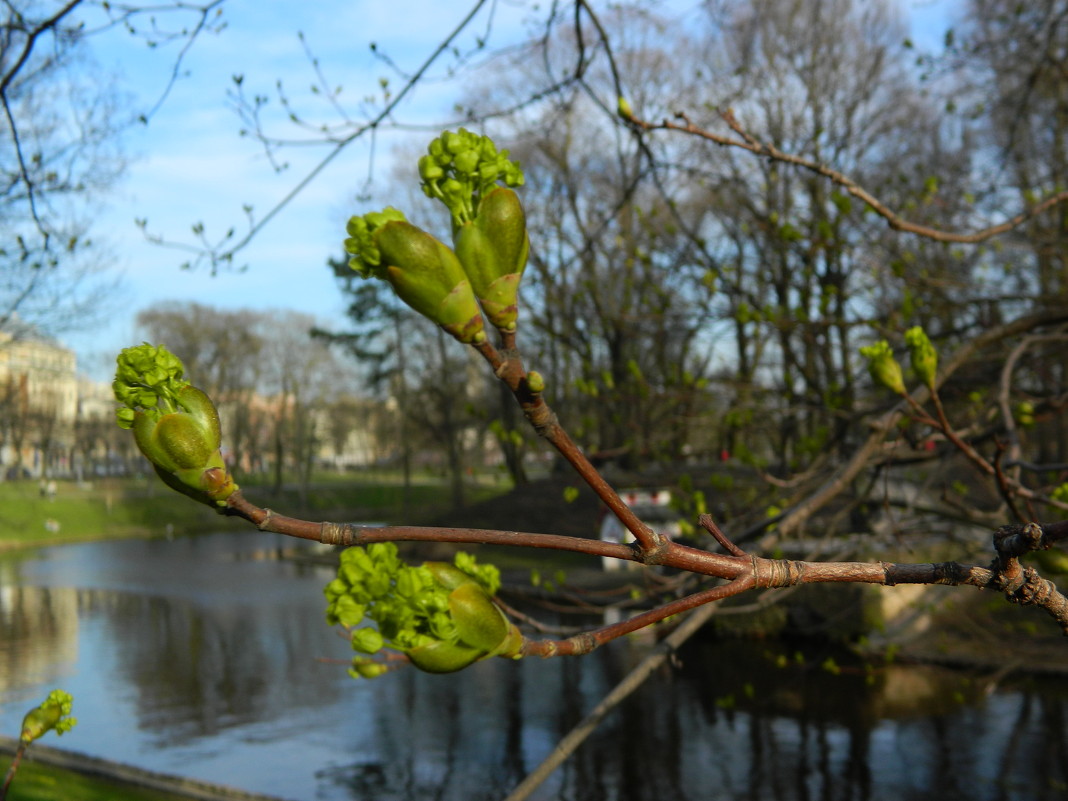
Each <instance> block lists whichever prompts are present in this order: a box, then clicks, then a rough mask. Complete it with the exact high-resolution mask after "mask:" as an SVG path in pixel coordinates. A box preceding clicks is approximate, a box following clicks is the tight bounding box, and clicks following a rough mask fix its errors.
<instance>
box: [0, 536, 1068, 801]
mask: <svg viewBox="0 0 1068 801" xmlns="http://www.w3.org/2000/svg"><path fill="white" fill-rule="evenodd" d="M283 547H284V548H287V549H291V548H293V547H294V545H293V541H292V540H287V539H286V538H282V537H276V536H275V535H266V534H256V533H249V534H226V535H221V534H220V535H205V536H199V537H189V538H180V539H175V540H172V541H164V540H154V541H137V542H130V541H127V542H105V543H93V544H86V545H69V546H62V547H55V548H47V549H41V550H38V551H33V552H22V553H9V554H6V555H3V556H0V731H2V732H3V733H5V734H8V735H15V733H16V732H17V730H18V726H19V722H20V720H21V717H22V715H23V714H24V712H25V711H26V709H27V708H29V707H30V706H33V705H35V704H36V703H38V702H39V701H40V700H41V699H42V698H43V697H44V696H45V695H46V694H47V692H48V691H49V690H51V689H52V688H54V687H61V688H63V689H65V690H67V691H69V692H71V693H73V695H74V698H75V708H74V712H75V715H76V716H77V717H78V718H79V721H80V722H79V725H78V726H77V727H76V728H75V729H74V730H73V731H71V732H70V733H69V734H67V735H64V736H63V738H62V739H56V738H54V737H51V736H50V737H49V738H48V743H49V744H50V745H54V746H59V747H63V748H69V749H71V750H75V751H81V752H84V753H88V754H92V755H95V756H101V757H105V758H107V759H112V760H118V761H121V762H127V763H131V764H134V765H137V766H139V767H143V768H147V769H150V770H158V771H165V772H169V773H178V774H183V775H188V776H192V777H195V778H198V779H202V780H206V781H212V782H220V783H225V784H230V785H233V786H236V787H240V788H242V789H245V790H249V791H253V792H259V793H266V794H270V795H274V796H277V797H280V798H285V799H302V800H310V799H324V800H326V801H330V800H332V799H337V801H344V800H348V799H376V801H377V800H379V799H385V800H387V801H388V800H389V799H397V800H398V801H400V800H401V799H404V800H405V801H408V800H410V799H443V801H452V800H453V799H455V801H475V800H477V799H487V800H488V799H496V798H501V797H503V796H504V795H505V794H506V793H507V791H508V790H510V789H511V788H512V787H513V786H514V785H515V784H516V783H517V782H518V781H519V780H520V779H521V778H522V777H523V776H524V775H525V774H526V773H527V772H529V771H530V770H532V769H533V768H534V767H535V766H536V765H537V764H538V763H539V762H540V761H541V760H542V759H543V758H544V757H545V756H546V755H547V754H548V753H549V752H550V750H551V749H552V747H553V745H554V744H555V743H556V742H557V740H558V739H559V738H560V737H561V736H562V735H563V734H564V733H566V732H567V730H568V729H569V728H570V727H571V726H572V725H574V723H576V722H577V721H578V720H579V719H581V717H582V716H583V715H584V714H585V713H586V712H588V711H589V710H590V709H591V708H592V707H593V706H594V705H595V704H596V703H597V702H598V700H600V698H601V697H602V696H603V695H604V694H605V693H606V692H607V691H608V690H609V689H610V688H611V687H612V686H613V685H614V683H615V682H617V681H618V680H619V679H620V678H622V676H623V675H625V673H626V672H627V670H628V669H629V667H630V666H632V665H633V664H634V663H635V662H636V661H637V660H638V659H640V658H641V656H642V655H643V654H644V650H643V649H644V646H642V645H640V644H639V643H633V642H621V643H618V644H614V645H612V646H609V647H607V648H604V649H601V650H600V651H598V652H595V653H594V654H592V655H590V656H588V657H583V658H580V659H555V660H523V661H521V662H518V663H514V662H510V661H505V660H491V661H487V662H483V663H479V664H478V665H475V666H473V667H472V668H470V669H468V670H466V671H463V672H462V673H459V674H455V675H451V676H431V675H427V674H423V673H419V672H418V671H415V670H410V669H409V670H401V671H397V672H394V673H391V674H389V675H387V676H385V677H382V678H379V679H377V680H375V681H372V682H368V681H362V682H358V681H354V680H352V679H350V678H349V677H348V676H347V674H346V672H345V666H344V664H340V665H339V664H336V663H331V662H327V661H323V660H329V659H337V660H343V661H345V660H347V659H348V658H349V657H350V656H351V651H349V649H348V645H347V643H346V642H345V641H343V640H342V639H340V638H339V637H338V636H337V635H336V634H335V633H334V631H333V630H332V629H331V628H330V627H328V626H327V625H326V623H325V620H324V617H323V607H324V601H323V597H322V591H321V588H322V586H323V585H324V584H325V583H326V582H327V581H328V580H329V579H330V577H331V571H330V570H328V569H325V568H321V567H314V566H309V565H307V564H302V563H299V562H294V561H291V560H279V559H277V558H276V557H277V555H278V551H279V550H280V549H282V548H283ZM297 547H303V546H300V545H299V544H298V546H297ZM825 656H826V655H825V654H819V653H805V654H804V655H800V654H797V653H796V652H795V650H794V648H792V647H786V646H783V645H777V644H768V643H739V642H726V643H724V642H716V641H711V640H704V641H700V642H695V643H693V644H691V645H688V646H687V647H685V648H684V649H683V650H682V651H681V652H680V653H679V655H678V657H679V658H678V660H677V664H676V665H675V666H673V667H672V668H671V669H666V668H665V669H664V670H662V671H661V672H660V673H659V674H658V675H656V676H654V677H653V679H652V680H650V681H649V682H647V683H646V684H645V685H644V686H643V687H642V688H640V689H639V690H638V691H637V692H636V693H635V694H634V695H632V696H631V697H630V698H629V699H628V700H627V702H625V703H624V704H623V706H622V707H621V708H619V709H618V710H616V711H615V712H614V713H613V714H612V715H611V716H610V717H609V718H608V720H607V721H606V722H605V723H604V725H602V727H601V728H600V729H599V730H598V731H597V732H596V733H595V734H594V736H593V737H592V738H591V739H590V740H589V741H588V742H587V743H586V745H585V746H584V747H583V748H582V749H581V750H580V751H579V753H578V754H577V755H576V756H575V757H574V758H573V759H572V760H571V761H570V762H569V763H567V765H566V766H565V767H564V768H562V769H560V770H559V771H557V773H556V774H555V775H554V776H553V777H552V778H551V779H550V780H549V781H548V782H547V783H546V784H545V785H543V786H542V787H541V788H540V790H539V791H538V792H537V793H536V794H535V796H534V798H536V799H543V800H544V799H576V800H577V799H591V801H593V800H594V799H596V800H597V801H600V800H601V799H620V800H625V799H634V800H635V801H638V800H639V799H641V801H646V799H659V798H670V799H709V798H730V799H742V798H751V799H761V800H763V799H773V800H775V801H778V800H780V799H781V800H782V801H794V800H796V801H809V800H810V799H895V800H896V799H916V800H919V799H937V800H938V801H950V799H958V798H959V799H965V798H967V799H969V801H982V800H983V799H991V801H993V800H995V799H998V800H1000V799H1027V800H1028V801H1030V800H1032V799H1063V798H1065V797H1068V693H1066V692H1064V691H1063V688H1062V687H1061V686H1060V685H1059V683H1057V682H1047V683H1045V684H1042V685H1035V684H1033V683H1028V684H1021V685H1015V686H1013V685H1009V684H1003V685H1001V686H999V687H998V688H997V689H995V690H994V691H993V692H987V691H986V688H985V686H984V685H983V683H982V682H980V681H976V680H974V679H975V678H976V677H972V676H968V675H966V674H962V673H955V672H950V671H942V670H936V669H931V668H916V667H904V666H894V665H891V666H886V667H879V668H877V669H874V670H872V669H870V668H868V669H865V668H864V667H863V666H860V665H850V664H849V663H848V661H847V660H844V659H842V657H841V655H838V664H840V665H842V666H843V669H842V671H841V673H840V674H839V675H832V674H831V673H830V672H828V671H827V670H824V669H821V668H820V664H821V663H822V662H823V660H824V659H825Z"/></svg>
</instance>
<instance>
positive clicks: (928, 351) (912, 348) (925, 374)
mask: <svg viewBox="0 0 1068 801" xmlns="http://www.w3.org/2000/svg"><path fill="white" fill-rule="evenodd" d="M905 344H906V345H908V346H909V355H910V356H911V357H912V371H913V372H914V373H916V375H917V377H919V379H920V380H921V381H923V383H924V384H926V385H927V387H928V388H929V389H931V390H933V389H934V386H935V376H936V375H937V373H938V353H937V352H936V351H935V349H934V345H932V344H931V340H930V339H929V338H928V337H927V334H926V332H925V331H924V330H923V329H922V328H920V326H918V325H917V326H914V327H912V328H910V329H909V330H908V331H906V332H905Z"/></svg>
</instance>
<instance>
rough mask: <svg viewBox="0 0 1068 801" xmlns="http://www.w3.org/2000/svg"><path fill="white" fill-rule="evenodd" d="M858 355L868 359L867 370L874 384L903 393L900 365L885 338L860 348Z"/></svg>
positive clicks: (903, 383)
mask: <svg viewBox="0 0 1068 801" xmlns="http://www.w3.org/2000/svg"><path fill="white" fill-rule="evenodd" d="M860 355H861V356H863V357H865V358H866V359H867V360H868V372H869V373H871V377H872V379H874V381H875V383H876V384H880V385H882V386H884V387H886V388H887V389H889V390H890V391H891V392H896V393H897V394H898V395H904V394H905V381H904V378H903V377H902V374H901V365H900V364H898V363H897V360H896V359H895V358H894V352H893V351H892V350H891V349H890V344H889V343H888V342H887V341H886V340H881V341H879V342H876V343H875V344H874V345H868V346H867V347H864V348H861V349H860Z"/></svg>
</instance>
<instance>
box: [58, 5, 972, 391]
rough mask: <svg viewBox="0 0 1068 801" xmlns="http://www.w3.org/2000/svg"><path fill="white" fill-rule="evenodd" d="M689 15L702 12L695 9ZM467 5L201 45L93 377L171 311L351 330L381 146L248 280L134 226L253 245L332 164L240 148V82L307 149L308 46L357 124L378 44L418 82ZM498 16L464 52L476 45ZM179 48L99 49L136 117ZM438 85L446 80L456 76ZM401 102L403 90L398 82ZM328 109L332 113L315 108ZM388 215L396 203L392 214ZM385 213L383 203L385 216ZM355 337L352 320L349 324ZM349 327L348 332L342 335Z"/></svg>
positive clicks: (135, 160) (355, 9) (393, 9)
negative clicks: (351, 225) (355, 266)
mask: <svg viewBox="0 0 1068 801" xmlns="http://www.w3.org/2000/svg"><path fill="white" fill-rule="evenodd" d="M519 5H520V4H512V3H509V2H505V1H504V0H502V1H501V2H499V3H498V4H497V7H496V11H495V13H496V17H495V21H494V33H493V38H492V40H491V43H492V44H495V45H502V44H506V43H508V42H512V41H515V40H516V39H518V38H519V37H520V35H521V33H522V27H523V26H522V20H523V18H524V16H525V15H526V13H527V12H526V11H525V10H524V9H523V8H521V7H519ZM680 5H685V6H686V7H688V6H689V5H691V3H689V2H682V0H680ZM953 5H954V3H953V2H952V0H905V3H904V10H905V11H906V12H907V13H908V14H909V15H910V20H911V21H912V24H913V38H914V40H915V41H916V42H917V43H918V44H921V45H924V44H929V45H931V46H932V47H933V46H934V45H935V44H936V43H937V42H938V41H939V40H940V39H941V36H942V32H943V31H944V28H945V19H946V15H947V12H948V9H950V8H951V7H952V6H953ZM468 8H469V6H468V4H467V3H445V2H441V0H391V2H388V3H385V2H381V0H379V1H378V2H363V1H362V0H355V1H354V0H348V2H341V1H340V0H317V2H314V3H303V2H295V0H228V2H227V3H226V6H225V9H226V10H225V16H226V19H227V20H228V27H227V28H226V30H225V31H223V32H222V33H221V34H219V35H211V34H207V35H204V36H203V37H202V38H200V39H199V40H198V41H197V42H196V44H195V45H194V47H193V48H192V50H191V51H190V53H189V55H188V56H187V58H186V61H185V64H184V69H185V70H186V71H187V72H188V73H189V74H188V75H187V76H185V77H183V78H182V79H181V80H180V81H179V82H178V83H177V84H175V86H174V87H173V88H172V89H171V92H170V95H169V96H168V98H167V100H166V102H165V104H164V105H163V107H162V109H161V110H160V111H159V112H158V113H157V114H156V116H155V117H154V118H153V119H152V121H151V123H150V124H149V125H148V126H147V127H137V128H135V129H134V130H132V131H131V132H130V133H129V134H128V135H127V137H126V140H125V141H126V145H127V153H128V155H129V157H130V165H129V168H128V171H127V175H126V178H125V179H124V180H123V181H122V183H121V184H120V185H119V186H118V187H117V189H116V191H115V192H113V193H112V195H111V196H110V197H109V198H107V199H106V205H104V206H103V207H102V210H101V213H100V214H99V216H98V217H97V223H96V225H95V227H94V234H95V237H96V238H97V239H98V240H103V241H104V242H105V243H106V244H107V247H108V253H109V254H110V255H111V256H112V258H110V259H109V263H112V264H113V265H114V270H115V271H116V272H117V273H120V274H121V275H122V283H123V285H124V290H123V292H122V294H121V296H120V301H119V302H118V303H117V304H116V306H115V309H114V311H113V313H112V314H110V315H109V317H108V320H107V322H106V323H105V324H103V325H101V326H98V327H96V328H95V329H94V330H92V331H90V332H81V333H72V334H68V335H66V336H65V337H64V338H63V339H64V341H65V343H66V344H67V345H68V346H69V347H72V348H74V349H75V351H76V352H77V354H78V359H79V367H80V369H81V370H82V371H83V372H86V373H88V374H90V375H91V376H92V377H94V378H97V379H100V380H108V379H109V377H110V374H111V370H112V365H113V364H114V361H113V360H114V354H115V353H116V352H117V351H118V350H119V349H121V348H122V347H125V346H126V345H129V344H134V343H136V341H138V340H137V331H136V328H135V324H134V317H135V316H136V313H137V312H138V311H139V310H140V309H142V308H145V307H146V306H149V305H151V304H153V303H158V302H161V301H165V300H196V301H199V302H202V303H208V304H212V305H217V306H222V307H233V308H238V307H252V308H259V309H272V308H287V309H296V310H298V311H303V312H307V313H309V314H314V315H316V316H318V317H320V318H322V319H323V320H324V321H326V322H329V321H330V320H331V319H338V318H339V317H340V315H342V314H343V310H344V309H343V304H342V301H341V298H340V296H339V294H338V292H337V289H336V288H335V286H334V282H333V279H332V278H331V276H330V275H329V273H328V271H327V269H326V267H325V263H326V260H327V259H328V258H329V257H330V256H334V255H338V254H339V253H340V247H341V245H340V243H341V240H342V239H343V237H344V223H345V221H346V220H347V219H348V217H349V216H350V215H351V214H353V213H356V212H362V211H365V210H366V204H360V203H358V202H357V201H356V193H357V192H358V191H359V189H360V188H361V186H362V185H363V183H364V180H365V178H366V177H367V174H368V169H369V149H368V146H369V144H370V140H369V139H367V140H364V141H363V142H358V143H356V144H354V145H353V146H351V147H350V149H349V150H348V151H346V152H345V153H343V154H342V155H341V156H340V157H339V158H338V159H336V160H335V161H334V163H333V164H332V165H331V166H330V168H329V169H328V170H327V171H326V173H325V174H324V175H322V176H320V177H319V178H318V179H317V180H315V181H314V182H313V183H312V184H311V185H310V186H308V187H307V188H306V189H305V190H304V191H303V192H302V193H301V194H300V195H299V196H298V197H297V198H296V199H295V200H294V201H293V202H292V203H291V204H290V205H289V206H288V207H287V208H286V209H285V210H284V211H283V212H282V213H281V214H280V215H279V216H277V217H276V218H275V219H274V220H273V221H272V222H271V223H270V224H269V225H268V226H267V227H266V228H265V229H264V230H263V231H262V232H261V233H260V234H259V235H258V236H257V237H256V238H255V239H254V240H253V241H252V243H251V244H250V245H249V246H248V247H246V248H245V249H244V250H243V251H241V253H240V254H239V255H238V257H237V264H239V265H247V266H248V269H247V270H246V271H244V272H237V271H234V270H223V271H221V272H220V273H219V274H218V275H217V276H215V277H211V275H210V272H209V270H208V269H206V268H204V267H202V268H200V269H199V270H195V271H184V270H182V269H180V264H181V263H182V262H183V261H184V260H185V259H186V258H187V257H186V255H184V254H182V253H181V252H178V251H175V250H171V249H167V248H162V247H159V246H157V245H153V244H150V243H148V242H147V241H145V239H144V237H143V235H142V233H141V231H140V230H139V229H138V228H137V227H136V225H135V224H134V220H135V218H146V219H147V220H148V225H149V230H150V231H152V232H153V233H156V234H160V235H162V236H164V237H166V238H167V239H170V240H174V241H184V242H190V241H192V239H193V237H192V235H191V231H190V227H191V226H192V224H193V223H195V222H197V221H203V222H204V224H205V225H206V227H207V234H208V236H209V238H215V237H218V236H221V235H222V234H223V233H224V232H225V231H226V230H227V229H228V228H229V227H231V226H235V227H236V228H237V230H238V232H239V233H240V232H241V231H242V230H244V225H245V218H244V214H243V212H242V210H241V209H242V205H243V204H245V203H251V204H252V205H253V206H254V209H255V212H256V213H257V214H258V215H260V216H262V215H263V214H264V213H266V212H267V210H268V209H269V208H270V207H272V206H273V205H274V204H275V203H276V202H277V201H278V200H280V199H281V198H282V197H283V196H284V195H285V194H286V193H287V192H288V191H289V190H290V189H291V188H292V187H293V186H294V184H295V183H296V182H297V181H298V180H299V179H300V178H301V177H303V175H304V174H305V173H306V172H307V170H308V169H310V168H311V167H312V166H313V165H314V164H315V163H316V162H317V161H318V160H319V159H321V158H322V157H323V156H324V155H326V152H327V151H326V150H324V149H322V148H306V149H301V148H288V149H286V150H285V151H284V152H283V154H282V156H283V157H284V158H285V159H286V160H287V161H289V163H290V165H291V166H290V168H289V169H288V170H287V171H286V172H284V173H282V174H275V173H274V172H273V171H272V169H271V167H270V165H269V164H268V162H267V160H266V158H265V156H264V154H263V151H262V149H261V148H260V147H259V146H258V145H257V144H256V143H254V142H252V141H251V140H249V139H247V138H245V139H243V138H241V137H239V136H238V131H239V129H240V127H241V123H240V120H239V119H238V117H237V115H236V114H235V113H234V111H233V110H232V109H231V108H230V107H229V105H228V103H227V97H226V93H227V90H228V89H229V88H230V87H232V85H233V84H232V80H231V78H232V76H233V75H235V74H241V75H243V76H244V86H245V89H246V90H247V91H250V92H259V93H262V94H265V95H268V96H270V97H271V98H272V104H271V105H272V107H273V108H274V109H275V112H276V116H274V117H273V118H272V119H274V120H275V122H274V131H275V132H277V133H282V134H287V135H288V134H292V133H294V132H295V129H294V128H292V127H291V126H288V125H287V124H286V122H285V121H284V118H282V117H279V116H277V115H278V104H277V102H276V100H275V95H274V84H275V81H276V79H279V78H281V79H283V80H284V82H285V85H286V87H287V88H288V90H290V92H291V94H292V95H293V96H294V97H297V98H304V99H305V100H308V99H310V100H311V101H312V102H311V104H308V105H305V106H304V108H306V109H308V110H309V111H312V112H319V113H321V116H320V117H319V119H322V120H323V121H333V120H335V119H336V117H335V116H333V115H332V114H331V112H330V111H329V110H328V109H327V108H326V106H325V104H322V103H318V101H315V100H314V98H312V97H311V96H310V95H309V93H308V87H309V85H310V84H311V83H312V82H313V81H314V80H315V76H314V72H313V70H312V67H311V65H310V64H309V62H308V60H307V57H306V56H305V53H304V50H303V47H302V45H301V42H300V40H299V39H298V36H297V31H298V30H300V31H303V33H304V35H305V39H306V41H307V43H308V45H309V46H310V48H311V49H312V50H313V51H314V52H315V54H316V55H317V56H318V57H319V59H320V63H321V64H322V66H323V69H324V72H325V73H326V76H327V78H328V80H329V81H330V82H331V83H332V84H341V85H342V86H343V87H344V93H343V96H342V97H343V98H344V99H345V102H346V103H347V105H348V107H349V109H350V110H354V109H355V107H356V106H357V105H358V102H359V100H360V99H361V98H363V97H364V96H366V95H368V94H374V93H376V92H379V91H380V90H379V85H378V80H379V78H380V77H382V76H385V75H389V70H388V68H387V67H385V66H384V65H383V64H382V63H381V62H380V61H377V60H376V59H375V58H374V57H373V56H372V54H371V53H370V50H369V48H368V44H369V43H370V42H371V41H374V42H376V43H377V45H378V48H379V51H380V52H385V53H387V54H389V55H390V56H391V57H392V58H393V59H394V60H395V61H396V62H398V63H399V65H400V66H401V67H402V68H404V69H408V70H411V69H414V68H415V67H416V66H417V65H418V64H419V63H420V62H421V61H422V60H423V59H424V58H425V57H426V55H427V54H428V53H430V52H431V51H432V49H433V48H434V47H435V46H436V45H437V44H438V43H439V42H440V41H441V39H442V38H443V37H444V35H445V34H446V33H447V32H448V31H451V30H452V29H453V27H455V25H456V24H457V23H458V21H459V20H460V19H461V18H462V17H463V16H464V14H465V13H466V12H467V10H468ZM484 29H485V17H483V18H482V20H481V22H479V23H477V24H476V25H475V26H474V28H472V29H471V32H470V33H468V34H465V35H464V37H463V38H462V39H461V40H460V43H461V45H463V46H469V45H470V44H471V43H472V42H473V36H474V33H475V32H478V33H481V32H483V31H484ZM174 53H175V50H174V48H173V47H172V48H171V49H163V50H149V49H147V48H146V47H145V46H144V44H143V43H140V42H139V41H138V40H136V39H133V38H131V37H129V36H127V35H125V34H122V33H120V32H116V33H111V34H108V35H107V36H106V37H102V38H99V39H97V40H96V41H95V42H94V55H95V58H96V61H97V62H98V65H99V67H100V69H102V70H103V71H104V72H105V73H114V74H115V76H116V79H117V83H118V85H119V86H120V87H121V88H122V90H123V91H125V92H128V93H129V95H130V96H131V99H132V100H133V105H134V107H135V108H137V109H139V110H143V109H146V108H148V107H149V106H151V105H152V103H153V102H154V101H155V99H156V98H157V97H158V95H159V93H160V92H161V91H162V89H163V87H164V86H165V85H166V83H167V78H168V74H169V71H170V69H171V67H172V65H173V55H174ZM436 74H437V75H438V76H439V77H440V76H441V70H440V69H439V70H437V71H436ZM392 84H393V86H395V87H398V88H399V84H400V82H399V79H398V78H397V77H396V76H392ZM458 91H459V86H458V84H457V83H455V82H452V83H449V82H444V81H437V82H431V83H428V84H427V85H425V86H423V87H421V88H419V89H418V90H417V92H416V93H415V95H414V96H413V97H412V98H411V99H410V100H409V102H407V103H406V104H405V105H404V106H403V107H402V109H401V111H400V112H399V115H398V116H399V118H400V119H402V120H403V121H405V122H427V121H431V120H434V119H440V118H441V117H442V116H445V115H447V111H448V109H449V108H450V106H451V104H452V101H453V99H454V98H455V96H456V94H457V93H458ZM316 103H318V105H316ZM401 137H408V138H413V137H414V141H418V142H420V143H421V142H422V141H423V140H424V139H429V138H430V137H431V135H430V134H415V135H413V134H384V135H382V136H380V137H379V139H378V142H377V145H376V159H375V176H376V178H377V180H378V188H379V189H381V190H383V192H382V193H381V194H382V195H385V194H388V193H387V192H385V191H384V190H386V189H388V187H386V186H384V184H385V180H384V179H387V178H388V176H389V175H390V172H391V169H392V168H391V164H390V153H391V151H392V149H393V148H394V147H395V146H396V144H397V143H398V142H399V141H400V139H401ZM385 202H388V198H386V199H385ZM381 204H382V203H381V202H380V203H379V205H381ZM339 322H340V321H339ZM341 324H343V323H341Z"/></svg>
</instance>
